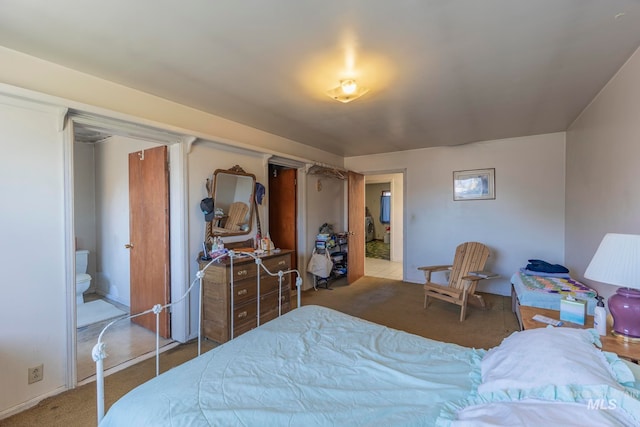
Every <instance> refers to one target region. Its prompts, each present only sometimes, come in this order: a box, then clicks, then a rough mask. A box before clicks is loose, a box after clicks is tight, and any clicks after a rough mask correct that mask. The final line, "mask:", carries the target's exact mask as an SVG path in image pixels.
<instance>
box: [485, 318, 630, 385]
mask: <svg viewBox="0 0 640 427" xmlns="http://www.w3.org/2000/svg"><path fill="white" fill-rule="evenodd" d="M594 344H600V339H599V338H598V335H597V333H596V332H595V330H593V329H574V328H566V327H564V328H553V327H548V328H541V329H530V330H527V331H522V332H516V333H513V334H512V335H511V336H509V337H507V338H505V339H504V340H503V341H502V344H500V345H499V346H498V347H494V348H492V349H491V350H489V351H488V352H487V353H486V355H485V356H484V358H483V359H482V363H481V369H482V384H480V386H479V387H478V392H480V393H489V392H494V391H499V390H507V389H530V388H535V387H542V386H546V385H551V384H553V385H556V386H561V385H569V384H575V385H608V386H611V387H614V388H617V389H620V390H622V389H623V388H622V386H621V385H620V384H619V382H626V381H629V380H630V379H631V380H632V379H633V374H632V373H631V371H630V370H629V368H628V367H627V366H626V365H624V364H623V363H615V368H613V367H612V364H610V363H609V362H608V361H607V358H605V355H604V354H603V352H601V351H600V350H598V349H597V348H595V347H594ZM616 360H617V361H619V359H617V357H613V359H612V361H616Z"/></svg>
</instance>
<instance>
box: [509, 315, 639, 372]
mask: <svg viewBox="0 0 640 427" xmlns="http://www.w3.org/2000/svg"><path fill="white" fill-rule="evenodd" d="M536 314H541V315H543V316H547V317H550V318H552V319H557V320H560V312H559V311H558V310H550V309H548V308H538V307H530V306H527V305H521V306H520V316H521V317H522V329H523V330H527V329H535V328H546V327H547V324H546V323H542V322H537V321H535V320H533V316H535V315H536ZM563 322H564V321H563ZM561 327H562V328H580V329H588V328H593V316H587V321H586V322H585V324H584V325H578V324H575V323H571V322H564V323H563V324H562V326H561ZM600 341H601V342H602V350H604V351H610V352H611V353H616V354H617V355H618V356H619V357H622V358H625V359H628V360H631V361H633V362H636V363H637V362H638V361H639V360H640V343H635V342H629V341H624V340H623V339H621V338H619V337H615V336H613V335H612V334H611V328H610V327H609V325H607V335H605V336H601V337H600Z"/></svg>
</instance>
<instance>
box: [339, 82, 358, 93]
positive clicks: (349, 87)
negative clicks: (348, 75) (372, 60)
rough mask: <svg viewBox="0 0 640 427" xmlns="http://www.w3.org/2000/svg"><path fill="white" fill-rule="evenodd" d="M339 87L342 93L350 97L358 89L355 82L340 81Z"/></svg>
mask: <svg viewBox="0 0 640 427" xmlns="http://www.w3.org/2000/svg"><path fill="white" fill-rule="evenodd" d="M340 86H341V87H342V91H343V92H344V93H345V95H351V94H353V93H355V92H356V90H357V89H358V85H357V84H356V81H355V80H342V81H341V82H340Z"/></svg>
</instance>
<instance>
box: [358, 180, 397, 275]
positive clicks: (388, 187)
mask: <svg viewBox="0 0 640 427" xmlns="http://www.w3.org/2000/svg"><path fill="white" fill-rule="evenodd" d="M403 194H404V189H403V174H401V173H385V174H373V175H365V218H364V223H365V275H367V276H372V277H381V278H387V279H392V280H402V279H403V246H404V242H403V234H404V233H403V220H402V219H403V205H404V201H403Z"/></svg>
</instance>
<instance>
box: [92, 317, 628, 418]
mask: <svg viewBox="0 0 640 427" xmlns="http://www.w3.org/2000/svg"><path fill="white" fill-rule="evenodd" d="M593 343H595V344H597V343H598V338H597V334H595V331H593V330H581V329H570V328H550V329H535V330H530V331H524V332H516V333H515V334H513V335H512V336H510V337H509V338H507V339H505V341H504V342H503V343H502V344H501V345H500V346H498V347H496V348H494V349H492V350H490V351H485V350H477V349H471V348H465V347H461V346H458V345H455V344H448V343H443V342H438V341H433V340H429V339H426V338H422V337H419V336H416V335H411V334H408V333H405V332H401V331H397V330H394V329H390V328H387V327H384V326H381V325H377V324H374V323H370V322H367V321H364V320H361V319H357V318H355V317H351V316H348V315H345V314H342V313H339V312H337V311H334V310H330V309H327V308H322V307H317V306H305V307H301V308H298V309H295V310H293V311H292V312H289V313H287V314H284V315H283V316H281V317H279V318H277V319H275V320H272V321H270V322H268V323H266V324H264V325H262V326H260V327H258V328H257V329H254V330H252V331H250V332H247V333H246V334H244V335H242V336H239V337H238V338H236V339H234V340H232V341H229V342H227V343H225V344H223V345H221V346H219V347H216V348H215V349H213V350H211V351H209V352H207V353H205V354H203V355H202V356H199V357H198V358H196V359H193V360H191V361H189V362H187V363H185V364H184V365H181V366H179V367H176V368H174V369H172V370H170V371H169V372H166V373H164V374H162V375H160V376H158V377H156V378H154V379H152V380H151V381H149V382H147V383H145V384H143V385H141V386H139V387H138V388H136V389H134V390H133V391H131V392H130V393H128V394H127V395H126V396H124V397H123V398H122V399H120V400H119V401H118V402H116V403H115V404H114V405H113V406H112V407H111V408H110V410H109V411H108V413H107V415H106V417H105V418H104V419H103V422H102V423H101V424H100V425H101V426H102V427H110V426H133V425H135V426H162V425H167V426H169V425H171V426H186V425H189V426H201V425H215V426H228V425H233V426H235V425H238V426H280V425H295V426H318V425H322V426H326V425H343V426H360V425H363V426H364V425H370V426H393V425H402V426H409V425H421V426H432V425H439V426H446V425H469V426H471V425H473V426H481V425H536V426H539V425H569V424H571V425H582V426H587V425H623V426H624V425H639V424H640V401H639V400H637V398H636V397H637V396H639V395H640V388H638V385H640V383H638V382H636V381H637V379H636V378H635V377H634V376H633V374H632V372H631V370H630V368H629V367H628V366H629V365H628V364H627V363H626V362H623V361H621V360H620V359H618V358H617V357H616V356H615V355H613V354H611V353H609V354H607V353H603V352H601V351H600V350H598V349H596V348H595V347H594V345H593ZM588 409H591V410H588ZM612 409H615V410H612ZM496 423H497V424H496Z"/></svg>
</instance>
